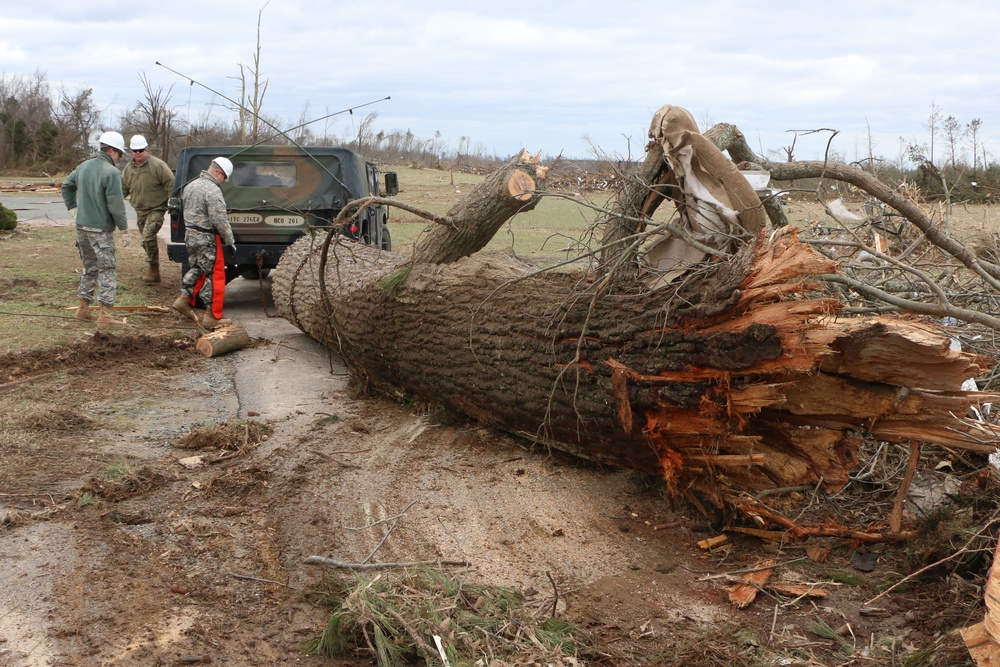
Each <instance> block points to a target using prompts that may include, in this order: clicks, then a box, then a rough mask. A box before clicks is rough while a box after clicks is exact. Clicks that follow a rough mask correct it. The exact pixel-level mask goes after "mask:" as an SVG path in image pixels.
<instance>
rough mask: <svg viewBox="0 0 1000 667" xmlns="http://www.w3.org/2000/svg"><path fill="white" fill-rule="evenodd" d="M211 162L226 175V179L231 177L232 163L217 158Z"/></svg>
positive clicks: (222, 158) (225, 159)
mask: <svg viewBox="0 0 1000 667" xmlns="http://www.w3.org/2000/svg"><path fill="white" fill-rule="evenodd" d="M212 162H213V163H214V164H215V166H217V167H218V168H219V169H221V170H222V173H224V174H225V175H226V179H228V178H229V177H230V176H232V175H233V163H232V162H230V160H229V158H227V157H217V158H215V159H214V160H212Z"/></svg>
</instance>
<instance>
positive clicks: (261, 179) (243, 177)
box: [231, 162, 295, 188]
mask: <svg viewBox="0 0 1000 667" xmlns="http://www.w3.org/2000/svg"><path fill="white" fill-rule="evenodd" d="M231 180H232V184H233V185H234V186H236V187H238V188H290V187H293V186H294V185H295V163H293V162H237V163H236V164H235V165H233V177H232V179H231Z"/></svg>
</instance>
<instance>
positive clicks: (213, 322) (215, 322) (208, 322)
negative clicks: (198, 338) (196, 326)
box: [201, 310, 233, 329]
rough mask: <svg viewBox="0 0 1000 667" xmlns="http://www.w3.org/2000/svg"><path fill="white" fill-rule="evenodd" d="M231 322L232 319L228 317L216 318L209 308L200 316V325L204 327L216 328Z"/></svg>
mask: <svg viewBox="0 0 1000 667" xmlns="http://www.w3.org/2000/svg"><path fill="white" fill-rule="evenodd" d="M232 323H233V321H232V320H231V319H229V318H225V317H224V318H221V319H216V317H215V315H213V314H212V311H211V310H206V311H205V316H204V317H203V318H201V326H203V327H205V328H206V329H218V328H219V327H225V326H229V325H230V324H232Z"/></svg>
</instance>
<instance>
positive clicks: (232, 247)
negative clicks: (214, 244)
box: [226, 243, 236, 255]
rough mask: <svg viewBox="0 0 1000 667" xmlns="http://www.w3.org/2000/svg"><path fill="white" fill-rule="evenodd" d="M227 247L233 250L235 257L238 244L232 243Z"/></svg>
mask: <svg viewBox="0 0 1000 667" xmlns="http://www.w3.org/2000/svg"><path fill="white" fill-rule="evenodd" d="M226 247H227V248H229V249H230V250H232V251H233V254H234V255H235V254H236V244H235V243H231V244H229V245H227V246H226Z"/></svg>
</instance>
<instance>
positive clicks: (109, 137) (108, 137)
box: [97, 132, 125, 153]
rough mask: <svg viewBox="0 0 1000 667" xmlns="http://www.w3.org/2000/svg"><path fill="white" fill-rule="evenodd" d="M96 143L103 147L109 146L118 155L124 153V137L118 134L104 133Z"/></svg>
mask: <svg viewBox="0 0 1000 667" xmlns="http://www.w3.org/2000/svg"><path fill="white" fill-rule="evenodd" d="M97 143H99V144H103V145H104V146H111V147H112V148H114V149H115V150H117V151H118V152H120V153H124V152H125V137H123V136H122V135H121V133H120V132H105V133H104V134H102V135H101V137H100V139H98V140H97Z"/></svg>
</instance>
